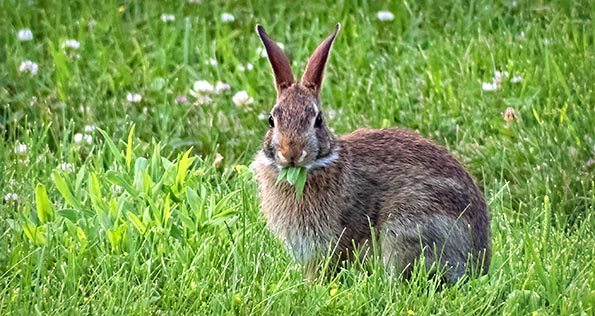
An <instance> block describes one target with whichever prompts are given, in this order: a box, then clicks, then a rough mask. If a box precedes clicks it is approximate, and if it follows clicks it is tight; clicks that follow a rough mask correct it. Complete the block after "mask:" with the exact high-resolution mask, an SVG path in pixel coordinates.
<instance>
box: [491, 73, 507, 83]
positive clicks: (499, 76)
mask: <svg viewBox="0 0 595 316" xmlns="http://www.w3.org/2000/svg"><path fill="white" fill-rule="evenodd" d="M508 76H509V74H508V71H495V72H494V79H493V80H494V83H498V84H499V83H501V82H502V79H504V78H507V77H508Z"/></svg>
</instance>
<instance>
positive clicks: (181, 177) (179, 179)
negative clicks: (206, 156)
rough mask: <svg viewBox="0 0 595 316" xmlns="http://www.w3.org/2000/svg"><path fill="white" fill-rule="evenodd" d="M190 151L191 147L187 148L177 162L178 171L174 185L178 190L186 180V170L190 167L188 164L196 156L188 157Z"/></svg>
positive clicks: (190, 163)
mask: <svg viewBox="0 0 595 316" xmlns="http://www.w3.org/2000/svg"><path fill="white" fill-rule="evenodd" d="M191 151H192V148H190V149H188V150H187V151H186V152H185V153H184V155H182V158H181V159H180V161H179V162H178V163H177V165H178V172H177V175H176V185H177V186H178V188H180V191H181V190H182V189H183V188H184V183H185V180H186V174H187V172H188V169H189V168H190V166H191V165H192V163H193V162H194V160H195V159H196V157H192V158H190V152H191Z"/></svg>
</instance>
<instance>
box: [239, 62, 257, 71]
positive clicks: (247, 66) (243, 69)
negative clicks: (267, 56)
mask: <svg viewBox="0 0 595 316" xmlns="http://www.w3.org/2000/svg"><path fill="white" fill-rule="evenodd" d="M252 69H254V66H253V65H252V64H251V63H247V64H246V65H238V71H246V70H248V71H250V70H252Z"/></svg>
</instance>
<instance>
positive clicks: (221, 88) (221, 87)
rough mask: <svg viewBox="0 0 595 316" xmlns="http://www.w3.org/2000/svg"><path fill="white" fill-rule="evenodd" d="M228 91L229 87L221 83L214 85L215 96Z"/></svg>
mask: <svg viewBox="0 0 595 316" xmlns="http://www.w3.org/2000/svg"><path fill="white" fill-rule="evenodd" d="M229 89H231V86H230V85H228V84H227V83H223V82H221V81H217V84H216V85H215V93H217V94H219V93H221V92H223V91H225V90H229Z"/></svg>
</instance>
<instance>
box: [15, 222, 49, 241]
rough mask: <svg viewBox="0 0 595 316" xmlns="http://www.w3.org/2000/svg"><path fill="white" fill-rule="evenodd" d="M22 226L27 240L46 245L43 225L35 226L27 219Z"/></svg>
mask: <svg viewBox="0 0 595 316" xmlns="http://www.w3.org/2000/svg"><path fill="white" fill-rule="evenodd" d="M21 226H22V227H23V231H24V232H25V236H27V238H29V241H31V242H32V243H34V244H35V245H38V246H45V245H47V238H46V236H45V234H46V230H45V227H43V226H35V224H33V222H31V220H27V222H26V223H23V224H22V225H21Z"/></svg>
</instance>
